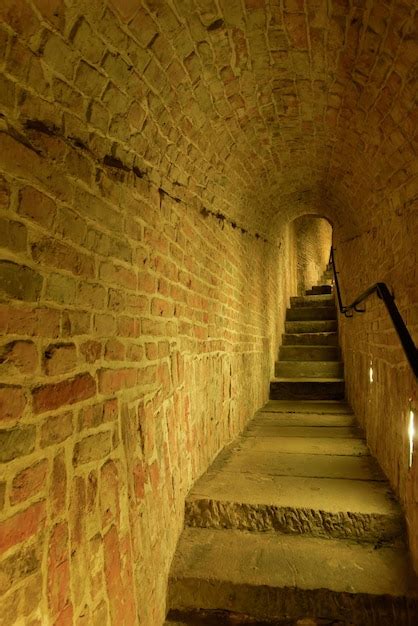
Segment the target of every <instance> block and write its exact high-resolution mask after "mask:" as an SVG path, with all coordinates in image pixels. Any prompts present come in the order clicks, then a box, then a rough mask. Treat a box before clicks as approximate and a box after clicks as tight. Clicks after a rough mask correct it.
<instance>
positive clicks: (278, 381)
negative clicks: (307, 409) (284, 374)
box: [270, 378, 345, 400]
mask: <svg viewBox="0 0 418 626" xmlns="http://www.w3.org/2000/svg"><path fill="white" fill-rule="evenodd" d="M344 395H345V385H344V379H339V378H316V379H315V378H293V379H291V378H273V380H272V381H271V382H270V399H271V400H343V399H344Z"/></svg>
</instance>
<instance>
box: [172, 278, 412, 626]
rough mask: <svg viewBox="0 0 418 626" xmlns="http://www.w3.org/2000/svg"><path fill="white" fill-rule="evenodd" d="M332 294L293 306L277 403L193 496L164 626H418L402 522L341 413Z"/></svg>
mask: <svg viewBox="0 0 418 626" xmlns="http://www.w3.org/2000/svg"><path fill="white" fill-rule="evenodd" d="M328 275H329V272H328ZM327 280H328V277H327V274H325V275H324V277H323V283H324V284H321V285H319V286H316V287H313V288H312V289H311V290H309V291H307V292H306V295H305V296H303V297H295V298H292V299H291V307H290V309H288V311H287V315H286V333H285V335H284V336H283V344H282V347H281V348H280V355H279V360H278V362H277V363H276V371H275V374H276V377H275V378H274V379H273V380H272V382H271V387H270V390H271V391H270V398H271V399H270V401H269V402H268V403H267V404H266V406H265V407H264V408H263V409H262V410H260V411H258V412H257V413H256V415H255V416H254V418H253V419H252V420H251V421H250V423H249V424H248V426H247V428H246V430H245V432H244V433H243V434H242V435H241V436H240V437H239V438H238V439H237V440H236V441H234V442H233V443H232V444H231V445H230V446H229V447H228V448H226V449H224V450H223V451H222V452H221V453H220V454H219V456H218V457H217V459H216V460H215V462H214V463H213V464H212V466H211V467H210V468H209V470H208V471H207V472H206V474H204V475H203V476H202V477H201V478H200V480H198V481H197V483H196V484H195V485H194V487H193V489H192V490H191V492H190V493H189V495H188V498H187V500H186V507H185V528H184V531H183V533H182V536H181V537H180V540H179V543H178V546H177V551H176V554H175V557H174V560H173V564H172V569H171V574H170V579H169V587H168V604H169V609H170V610H169V613H168V617H167V620H168V621H167V622H166V624H167V626H174V625H178V626H180V625H186V624H188V625H194V626H199V625H200V626H209V625H215V624H217V625H222V624H224V625H228V624H253V625H256V624H258V625H259V626H262V625H263V624H265V625H267V624H276V625H279V624H280V625H282V626H285V625H287V626H290V625H293V624H300V625H301V626H302V624H303V625H304V626H311V625H314V624H321V625H323V626H325V625H328V624H333V625H334V626H335V625H336V624H341V625H346V626H348V625H350V626H371V625H375V626H403V625H405V626H412V625H416V624H418V585H417V580H416V578H415V577H414V575H413V573H412V571H411V569H410V566H409V560H408V550H407V547H406V545H405V543H404V520H403V515H402V511H401V509H400V507H399V505H398V504H397V502H396V499H395V497H394V495H393V493H392V492H391V490H390V487H389V484H388V482H387V481H386V479H385V477H384V476H383V474H382V472H381V470H380V468H379V466H378V464H377V462H376V460H375V459H374V458H373V457H372V456H371V455H370V453H369V451H368V448H367V446H366V443H365V440H364V437H363V434H362V432H361V430H360V429H359V428H358V426H357V425H356V422H355V417H354V415H353V413H352V411H351V410H350V407H349V406H347V404H346V403H345V401H344V379H343V365H342V363H341V359H340V354H339V348H338V335H337V319H336V311H335V305H334V300H333V295H332V292H331V286H330V285H329V284H327V282H326V281H327Z"/></svg>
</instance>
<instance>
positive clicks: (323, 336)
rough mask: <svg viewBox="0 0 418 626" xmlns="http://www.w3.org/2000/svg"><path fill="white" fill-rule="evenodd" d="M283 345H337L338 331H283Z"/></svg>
mask: <svg viewBox="0 0 418 626" xmlns="http://www.w3.org/2000/svg"><path fill="white" fill-rule="evenodd" d="M282 345H283V346H338V333H336V332H329V333H284V334H283V335H282Z"/></svg>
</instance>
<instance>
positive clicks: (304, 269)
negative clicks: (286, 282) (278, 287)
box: [292, 215, 332, 296]
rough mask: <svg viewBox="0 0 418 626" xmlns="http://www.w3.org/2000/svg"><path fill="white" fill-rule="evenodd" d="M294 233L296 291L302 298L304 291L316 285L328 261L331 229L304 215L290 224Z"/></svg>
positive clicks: (328, 225)
mask: <svg viewBox="0 0 418 626" xmlns="http://www.w3.org/2000/svg"><path fill="white" fill-rule="evenodd" d="M292 225H293V228H294V232H295V253H296V263H297V285H298V286H297V291H298V294H299V295H301V296H303V295H304V294H305V290H306V289H310V288H311V287H312V285H316V284H317V283H318V281H319V280H320V278H321V276H322V273H323V272H324V270H325V268H326V266H327V263H328V261H329V253H330V249H331V239H332V228H331V225H330V223H329V222H328V221H327V220H325V219H323V218H320V217H312V216H309V215H304V216H302V217H299V218H296V219H295V220H294V221H293V222H292Z"/></svg>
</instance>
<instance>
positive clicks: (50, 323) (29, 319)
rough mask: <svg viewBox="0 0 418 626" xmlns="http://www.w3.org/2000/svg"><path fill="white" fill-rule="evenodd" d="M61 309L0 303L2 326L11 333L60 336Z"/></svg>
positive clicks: (0, 321)
mask: <svg viewBox="0 0 418 626" xmlns="http://www.w3.org/2000/svg"><path fill="white" fill-rule="evenodd" d="M60 319H61V314H60V311H57V310H55V309H47V308H32V307H28V306H25V305H23V306H14V305H11V304H10V305H9V304H0V327H1V328H2V330H3V331H4V332H8V333H10V334H11V335H30V336H39V337H58V336H59V333H60Z"/></svg>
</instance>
